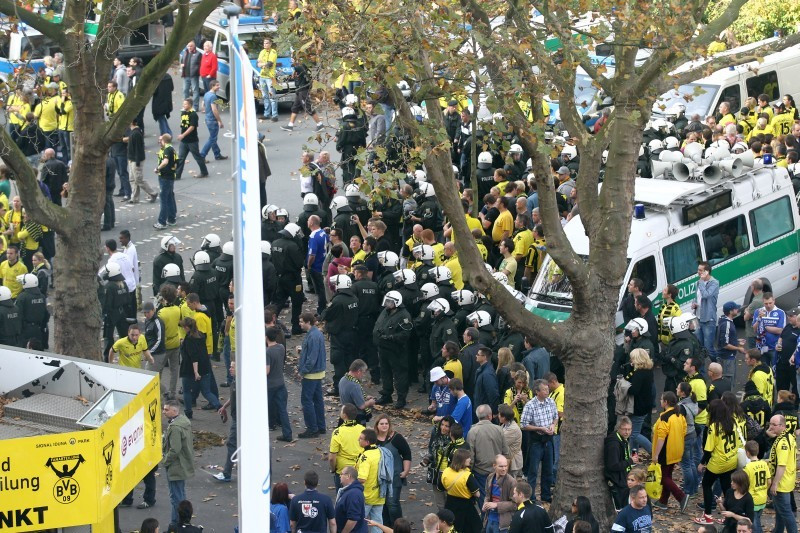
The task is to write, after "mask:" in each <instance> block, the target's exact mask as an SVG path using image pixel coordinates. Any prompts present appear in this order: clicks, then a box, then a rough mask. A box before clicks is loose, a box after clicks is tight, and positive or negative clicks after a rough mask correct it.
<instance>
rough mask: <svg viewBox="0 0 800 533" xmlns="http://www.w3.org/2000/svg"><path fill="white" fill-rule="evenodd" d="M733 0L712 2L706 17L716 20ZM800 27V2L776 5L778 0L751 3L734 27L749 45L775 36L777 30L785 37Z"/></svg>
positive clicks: (746, 5)
mask: <svg viewBox="0 0 800 533" xmlns="http://www.w3.org/2000/svg"><path fill="white" fill-rule="evenodd" d="M729 3H730V0H718V1H712V2H711V3H710V4H709V7H708V12H707V14H706V17H707V19H708V20H713V19H714V18H715V17H716V16H717V15H718V14H719V13H722V12H723V11H724V10H725V8H727V7H728V4H729ZM798 25H800V5H798V4H797V3H796V2H776V1H775V0H750V1H749V2H748V3H747V4H745V6H744V7H743V8H742V10H741V11H740V13H739V18H738V19H737V20H736V22H734V23H733V24H732V25H731V29H732V30H733V33H734V35H735V36H736V39H737V41H738V42H739V44H747V43H752V42H755V41H760V40H761V39H766V38H768V37H772V35H773V34H774V32H775V30H780V31H781V32H782V33H783V34H784V35H789V34H792V33H795V32H797V31H798Z"/></svg>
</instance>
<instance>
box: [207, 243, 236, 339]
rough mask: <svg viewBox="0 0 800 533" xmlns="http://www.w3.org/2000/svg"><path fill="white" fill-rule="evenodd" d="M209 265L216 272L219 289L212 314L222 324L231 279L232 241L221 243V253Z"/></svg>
mask: <svg viewBox="0 0 800 533" xmlns="http://www.w3.org/2000/svg"><path fill="white" fill-rule="evenodd" d="M211 266H212V268H213V269H214V270H215V271H216V273H217V290H218V291H219V305H218V306H217V308H216V310H215V312H214V314H215V315H216V316H217V320H218V321H219V323H220V324H222V322H223V320H225V306H226V305H228V296H230V294H231V289H230V287H231V281H233V241H228V242H226V243H225V244H223V245H222V253H221V254H220V255H219V257H217V258H216V259H215V260H214V262H213V263H212V265H211Z"/></svg>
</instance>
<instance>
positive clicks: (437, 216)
mask: <svg viewBox="0 0 800 533" xmlns="http://www.w3.org/2000/svg"><path fill="white" fill-rule="evenodd" d="M414 216H416V217H419V218H421V219H422V222H420V224H421V225H422V227H423V229H429V230H431V231H433V233H434V234H436V235H439V234H440V233H441V232H442V227H443V220H444V216H443V215H442V208H441V206H439V202H437V201H436V197H435V196H429V197H427V198H425V200H424V201H423V202H422V204H420V206H419V207H418V208H417V210H416V211H415V212H414Z"/></svg>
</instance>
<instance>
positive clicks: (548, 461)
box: [528, 439, 553, 502]
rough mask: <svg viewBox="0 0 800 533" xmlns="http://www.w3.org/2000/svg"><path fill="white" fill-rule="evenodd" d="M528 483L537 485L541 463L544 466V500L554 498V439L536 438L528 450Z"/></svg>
mask: <svg viewBox="0 0 800 533" xmlns="http://www.w3.org/2000/svg"><path fill="white" fill-rule="evenodd" d="M528 458H529V464H528V484H530V486H531V487H532V488H534V490H535V487H536V478H537V476H538V475H539V465H540V464H541V467H542V490H541V497H542V501H545V502H550V501H552V500H553V496H552V492H551V485H552V484H553V440H552V439H547V440H544V441H542V440H538V441H537V440H534V441H533V442H531V444H530V448H529V450H528Z"/></svg>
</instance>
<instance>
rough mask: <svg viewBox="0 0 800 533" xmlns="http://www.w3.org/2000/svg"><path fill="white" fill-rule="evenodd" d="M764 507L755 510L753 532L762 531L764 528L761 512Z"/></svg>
mask: <svg viewBox="0 0 800 533" xmlns="http://www.w3.org/2000/svg"><path fill="white" fill-rule="evenodd" d="M763 510H764V509H759V510H758V511H756V510H753V533H762V532H763V531H764V529H763V528H762V527H761V512H762V511H763Z"/></svg>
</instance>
